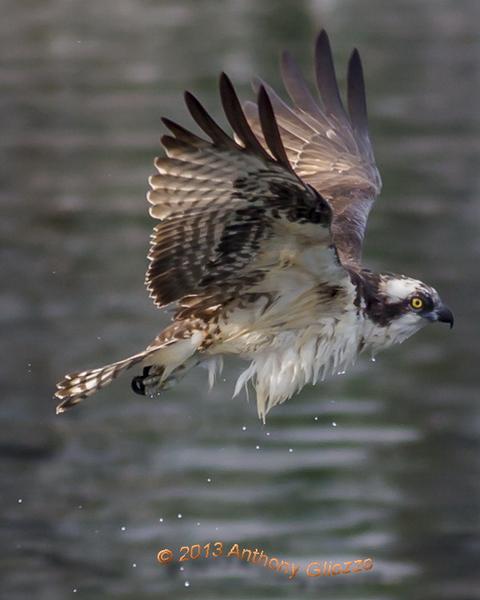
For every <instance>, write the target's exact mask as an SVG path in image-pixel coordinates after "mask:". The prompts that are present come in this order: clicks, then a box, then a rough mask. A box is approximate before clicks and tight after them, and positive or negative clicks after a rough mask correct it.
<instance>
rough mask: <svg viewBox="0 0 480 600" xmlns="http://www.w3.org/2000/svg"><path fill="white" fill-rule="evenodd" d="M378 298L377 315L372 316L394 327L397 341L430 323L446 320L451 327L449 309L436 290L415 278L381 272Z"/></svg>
mask: <svg viewBox="0 0 480 600" xmlns="http://www.w3.org/2000/svg"><path fill="white" fill-rule="evenodd" d="M377 299H378V300H379V302H378V304H377V307H376V314H373V315H372V316H373V318H374V319H375V318H377V320H378V321H383V322H384V323H383V324H384V325H390V326H391V327H392V328H394V329H395V330H396V331H397V333H398V337H399V338H401V339H398V340H397V341H402V339H405V338H407V337H409V335H411V334H412V333H415V331H417V330H418V329H420V328H421V327H423V325H426V324H427V323H429V322H435V321H439V322H440V323H449V324H450V328H452V327H453V314H452V311H451V310H450V309H449V308H448V306H446V305H445V304H444V303H443V302H442V300H441V298H440V296H439V294H438V292H437V290H435V289H434V288H433V287H430V286H428V285H426V284H425V283H423V282H422V281H418V280H417V279H412V278H410V277H405V276H403V275H393V274H384V275H381V276H380V277H379V280H378V287H377ZM372 308H374V307H372ZM374 312H375V309H374ZM379 324H381V323H379Z"/></svg>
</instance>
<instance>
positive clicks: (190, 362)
mask: <svg viewBox="0 0 480 600" xmlns="http://www.w3.org/2000/svg"><path fill="white" fill-rule="evenodd" d="M199 362H200V358H199V357H198V356H195V355H194V356H192V357H190V358H189V359H187V360H186V361H185V362H184V363H183V364H181V365H180V366H178V367H177V368H176V369H174V370H173V371H172V372H171V373H170V375H168V376H167V377H165V378H163V375H164V372H165V367H163V366H162V365H151V366H149V367H144V369H143V373H142V375H138V376H137V377H134V378H133V379H132V389H133V391H134V392H135V393H137V394H140V395H142V396H145V394H148V395H153V394H155V393H158V392H160V391H164V390H169V389H170V388H172V387H173V386H174V385H176V384H177V383H178V381H179V380H180V379H181V378H182V377H183V376H184V375H185V374H186V372H187V371H188V370H189V369H191V368H192V367H195V366H196V365H198V363H199Z"/></svg>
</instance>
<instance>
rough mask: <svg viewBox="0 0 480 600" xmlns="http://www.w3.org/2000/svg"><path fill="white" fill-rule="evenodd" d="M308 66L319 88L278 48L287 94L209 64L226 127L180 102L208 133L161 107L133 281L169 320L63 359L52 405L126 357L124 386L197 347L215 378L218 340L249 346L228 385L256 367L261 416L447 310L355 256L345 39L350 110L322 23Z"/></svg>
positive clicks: (364, 185) (358, 138)
mask: <svg viewBox="0 0 480 600" xmlns="http://www.w3.org/2000/svg"><path fill="white" fill-rule="evenodd" d="M315 74H316V81H317V86H318V91H319V97H318V98H315V97H314V96H313V95H312V93H311V91H310V89H309V87H308V85H307V83H306V81H305V80H304V78H303V75H302V74H301V72H300V69H299V67H298V66H297V65H296V63H295V61H294V60H293V58H292V57H291V55H290V54H288V53H284V54H283V57H282V75H283V80H284V83H285V87H286V89H287V91H288V93H289V95H290V98H291V100H292V106H288V105H287V104H286V103H285V102H284V101H283V100H281V98H280V97H279V96H278V95H277V94H276V93H275V92H274V91H273V90H272V89H271V88H270V87H269V86H268V85H267V84H265V83H264V82H262V81H257V82H256V84H255V86H254V87H255V90H256V93H257V98H256V102H255V103H254V102H247V103H246V104H245V105H244V109H242V106H241V103H240V100H239V98H238V97H237V94H236V92H235V90H234V87H233V85H232V83H231V81H230V80H229V78H228V77H227V76H226V75H225V74H222V75H221V77H220V99H221V103H222V107H223V111H224V113H225V116H226V118H227V121H228V123H229V125H230V127H231V129H232V130H233V136H230V135H229V134H228V133H227V132H225V131H224V130H223V129H222V128H221V127H220V126H219V125H218V124H217V123H216V122H215V121H214V120H213V119H212V117H211V116H210V115H209V114H208V112H207V111H206V109H205V108H204V107H203V106H202V104H201V103H200V102H199V100H198V99H197V98H195V97H194V96H193V95H192V94H190V93H189V92H186V94H185V102H186V105H187V108H188V109H189V112H190V114H191V116H192V118H193V119H194V121H195V122H196V123H197V125H198V126H199V127H200V129H201V130H202V132H203V134H204V135H205V138H204V137H200V136H198V135H196V134H193V133H192V132H190V131H188V129H185V128H184V127H182V126H181V125H179V124H177V123H174V122H173V121H171V120H170V119H164V120H163V122H164V124H165V125H166V127H167V128H168V129H169V131H170V134H167V135H164V136H163V137H162V145H163V147H164V149H165V153H166V156H164V157H160V158H157V159H156V160H155V166H156V169H157V174H155V175H152V177H150V180H149V182H150V187H151V189H150V191H149V192H148V201H149V203H150V214H151V216H152V217H153V218H154V219H158V221H159V223H158V224H157V225H156V226H155V228H154V231H153V234H152V237H151V247H150V252H149V254H148V258H149V261H150V264H149V267H148V270H147V274H146V285H147V288H148V291H149V292H150V296H151V297H152V299H153V301H154V302H155V304H156V305H157V306H159V307H162V306H165V305H168V304H171V303H175V307H176V312H175V314H174V318H173V323H172V324H171V325H170V326H169V327H168V328H167V329H166V330H164V331H163V332H161V333H160V335H159V336H157V337H156V338H155V339H154V341H153V342H152V343H151V344H150V345H149V346H148V347H147V348H146V349H145V350H144V351H143V352H140V353H138V354H136V355H134V356H132V357H130V358H127V359H125V360H122V361H118V362H116V363H113V364H111V365H107V366H105V367H102V368H100V369H94V370H90V371H83V372H81V373H75V374H70V375H67V376H66V377H65V378H64V379H63V380H62V381H61V382H59V383H58V384H57V392H56V394H55V396H56V398H57V399H58V400H60V404H59V405H58V407H57V411H58V412H63V411H65V410H66V409H68V408H70V407H71V406H73V405H75V404H77V403H78V402H79V401H80V400H81V399H83V398H85V397H87V396H90V395H91V394H93V393H94V392H95V391H97V390H98V389H100V388H102V387H104V386H105V385H107V384H108V383H110V381H112V380H113V378H115V377H116V376H117V375H118V374H120V373H121V372H122V371H124V370H126V369H128V368H130V367H132V366H134V365H141V366H142V367H143V373H142V375H139V376H136V377H135V378H134V379H133V382H132V386H133V389H134V390H135V391H136V392H138V393H145V392H146V391H154V390H160V389H167V388H168V387H170V386H171V385H173V384H174V383H175V382H176V381H177V379H179V378H180V377H181V376H183V374H184V373H185V372H186V371H187V370H188V369H189V368H192V367H193V366H195V365H196V364H198V363H199V362H202V361H206V360H208V361H209V365H210V380H211V382H212V381H213V379H214V376H215V371H216V370H217V368H219V367H220V365H221V357H222V355H224V354H235V355H238V356H240V357H242V358H245V359H247V360H251V361H252V362H251V364H250V366H249V367H248V368H247V369H246V371H244V373H242V375H241V376H240V377H239V379H238V381H237V385H236V388H235V393H238V391H239V390H240V389H241V388H242V387H243V386H244V385H246V384H247V383H248V381H250V380H253V382H254V385H255V388H256V392H257V407H258V413H259V415H260V416H261V417H262V418H265V415H266V414H267V412H268V411H269V410H270V409H271V408H272V407H273V406H275V405H276V404H279V403H281V402H283V401H285V400H286V399H287V398H289V397H290V396H291V395H292V394H293V393H295V392H296V391H298V390H299V389H301V387H302V386H303V385H305V383H308V382H313V383H314V382H316V381H317V379H318V378H319V377H321V378H323V377H325V376H326V375H327V374H329V373H332V372H333V373H335V372H337V371H339V370H342V371H343V370H345V369H346V368H347V367H348V366H350V365H351V364H352V363H353V362H354V361H355V360H356V358H357V356H358V354H359V352H361V351H363V350H364V349H370V351H372V352H374V351H377V350H379V349H382V348H384V347H387V346H389V345H391V344H392V343H395V342H398V341H402V340H403V339H405V338H406V337H408V336H409V335H411V334H412V333H414V332H415V331H416V330H417V329H418V328H419V327H420V326H422V325H423V324H424V322H425V321H426V320H443V321H447V322H451V323H452V322H453V317H452V315H451V313H450V311H448V309H446V308H445V307H443V306H442V305H441V302H440V299H439V297H438V294H437V292H436V291H435V290H434V289H433V288H429V287H428V286H425V284H422V283H421V282H418V281H416V280H412V279H409V278H403V277H398V276H392V275H376V274H373V273H371V272H370V271H367V270H365V269H363V267H362V265H361V250H362V244H363V239H364V234H365V228H366V223H367V218H368V214H369V211H370V209H371V206H372V204H373V201H374V199H375V197H376V195H377V194H378V193H379V191H380V187H381V182H380V176H379V174H378V171H377V168H376V166H375V161H374V158H373V150H372V146H371V143H370V138H369V134H368V125H367V110H366V100H365V86H364V80H363V71H362V65H361V62H360V57H359V54H358V52H357V51H356V50H354V52H353V53H352V55H351V57H350V61H349V65H348V76H347V96H348V97H347V100H348V102H347V106H348V110H346V109H345V107H344V105H343V102H342V99H341V96H340V92H339V89H338V85H337V79H336V75H335V71H334V66H333V58H332V52H331V48H330V43H329V40H328V37H327V35H326V33H325V32H321V33H320V35H319V36H318V38H317V41H316V46H315ZM412 298H414V300H415V302H414V303H413V304H412ZM419 303H420V304H419ZM420 305H421V306H420ZM422 307H423V308H422Z"/></svg>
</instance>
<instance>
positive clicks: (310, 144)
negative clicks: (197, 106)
mask: <svg viewBox="0 0 480 600" xmlns="http://www.w3.org/2000/svg"><path fill="white" fill-rule="evenodd" d="M315 72H316V80H317V86H318V90H319V92H320V99H321V102H320V103H319V102H318V101H317V100H316V99H315V98H314V97H313V96H312V94H311V92H310V90H309V88H308V86H307V83H306V81H305V79H304V77H303V75H302V73H301V71H300V69H299V67H298V66H297V64H296V63H295V61H294V60H293V58H292V56H291V55H290V54H289V53H288V52H285V53H284V54H283V56H282V77H283V81H284V84H285V87H286V89H287V91H288V93H289V95H290V97H291V100H292V102H293V106H292V107H290V106H288V105H287V104H286V103H285V102H283V100H281V98H280V97H279V96H278V95H277V94H276V93H275V92H274V91H273V90H272V89H271V88H270V87H269V86H267V85H266V84H264V83H263V82H260V84H261V85H262V86H263V87H265V89H266V90H267V93H268V95H269V98H270V100H271V102H272V105H273V109H274V111H275V116H276V119H277V123H278V127H279V130H280V135H281V137H282V141H283V144H284V147H285V150H286V152H287V156H288V159H289V160H290V162H291V164H292V166H293V168H294V170H295V172H296V173H297V175H298V176H299V177H300V178H301V179H302V180H303V181H305V182H306V183H308V184H310V185H312V186H313V187H314V188H315V189H316V190H317V191H318V192H320V194H321V195H322V196H323V197H325V198H326V199H327V200H328V202H329V203H330V206H331V207H332V210H333V218H332V235H333V240H334V242H335V246H336V248H337V251H338V254H339V256H340V259H341V261H342V263H343V264H345V265H349V266H352V267H357V266H359V265H360V260H361V251H362V243H363V238H364V234H365V228H366V224H367V218H368V213H369V212H370V209H371V206H372V204H373V201H374V199H375V196H376V195H378V193H379V192H380V189H381V180H380V175H379V173H378V170H377V168H376V166H375V159H374V156H373V150H372V145H371V143H370V138H369V134H368V123H367V109H366V99H365V85H364V79H363V70H362V64H361V61H360V56H359V54H358V51H357V50H354V51H353V53H352V55H351V57H350V61H349V64H348V83H347V87H348V113H347V111H346V110H345V108H344V106H343V103H342V100H341V98H340V93H339V89H338V84H337V80H336V76H335V70H334V66H333V58H332V51H331V48H330V42H329V40H328V36H327V34H326V33H325V31H322V32H321V33H320V34H319V36H318V38H317V42H316V47H315ZM257 85H258V84H257ZM245 112H246V115H247V118H248V121H249V123H250V125H251V127H252V129H253V131H254V132H255V134H256V135H257V136H258V137H259V139H261V140H262V141H263V137H262V130H261V127H260V120H259V115H258V106H257V105H256V104H255V103H253V102H247V103H246V104H245Z"/></svg>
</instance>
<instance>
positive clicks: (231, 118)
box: [220, 73, 269, 159]
mask: <svg viewBox="0 0 480 600" xmlns="http://www.w3.org/2000/svg"><path fill="white" fill-rule="evenodd" d="M220 98H221V100H222V106H223V110H224V111H225V116H226V117H227V119H228V122H229V123H230V125H231V127H232V129H233V131H234V132H235V133H236V135H237V136H238V138H239V139H240V141H241V142H242V144H243V145H244V146H245V148H246V149H247V150H251V151H252V152H255V153H256V154H259V155H260V156H262V157H263V158H264V159H269V156H268V154H267V152H266V151H265V149H264V148H263V146H262V145H261V144H260V142H259V141H258V139H257V138H256V136H255V134H254V133H253V131H252V129H251V127H250V125H249V124H248V121H247V119H246V117H245V114H244V112H243V109H242V105H241V104H240V100H239V99H238V96H237V93H236V91H235V88H234V87H233V83H232V82H231V80H230V78H229V77H228V75H226V73H222V74H221V75H220Z"/></svg>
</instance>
